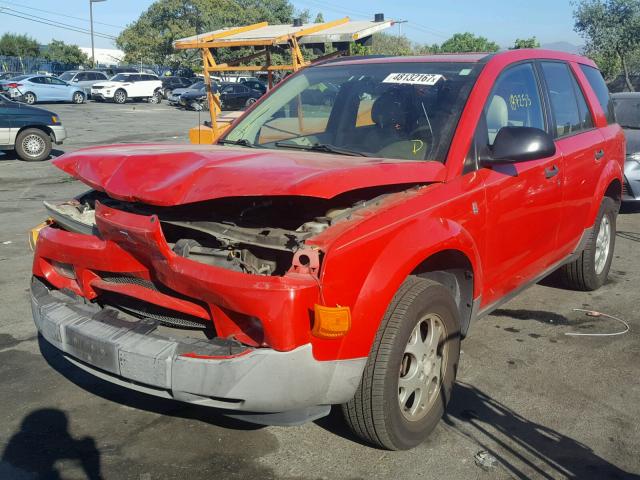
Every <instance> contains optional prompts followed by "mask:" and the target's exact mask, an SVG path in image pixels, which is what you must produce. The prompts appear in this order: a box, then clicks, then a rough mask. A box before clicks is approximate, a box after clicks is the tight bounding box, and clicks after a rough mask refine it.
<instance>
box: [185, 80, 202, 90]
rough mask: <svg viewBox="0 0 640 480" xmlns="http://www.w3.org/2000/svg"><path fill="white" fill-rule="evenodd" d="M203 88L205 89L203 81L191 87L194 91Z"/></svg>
mask: <svg viewBox="0 0 640 480" xmlns="http://www.w3.org/2000/svg"><path fill="white" fill-rule="evenodd" d="M202 87H204V82H203V81H200V82H196V83H194V84H192V85H190V86H189V88H193V89H194V90H197V89H200V88H202Z"/></svg>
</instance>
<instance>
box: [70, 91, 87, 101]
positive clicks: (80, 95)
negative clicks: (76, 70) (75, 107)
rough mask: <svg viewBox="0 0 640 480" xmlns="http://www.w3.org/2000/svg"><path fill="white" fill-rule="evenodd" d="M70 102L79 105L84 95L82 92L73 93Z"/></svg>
mask: <svg viewBox="0 0 640 480" xmlns="http://www.w3.org/2000/svg"><path fill="white" fill-rule="evenodd" d="M71 101H72V102H73V103H75V104H80V103H84V93H82V92H75V93H74V94H73V97H71Z"/></svg>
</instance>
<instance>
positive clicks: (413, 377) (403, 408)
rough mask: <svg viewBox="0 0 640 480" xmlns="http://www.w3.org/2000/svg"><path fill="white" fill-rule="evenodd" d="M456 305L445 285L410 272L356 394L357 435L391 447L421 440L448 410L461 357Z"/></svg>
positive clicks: (350, 415) (353, 422) (348, 412)
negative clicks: (447, 406) (411, 274)
mask: <svg viewBox="0 0 640 480" xmlns="http://www.w3.org/2000/svg"><path fill="white" fill-rule="evenodd" d="M459 325H460V322H459V313H458V309H457V306H456V304H455V302H454V300H453V298H452V296H451V294H450V292H449V290H447V289H446V288H445V287H444V286H443V285H441V284H439V283H437V282H435V281H433V280H429V279H424V278H419V277H415V276H411V277H409V278H408V279H407V280H406V281H405V282H404V283H403V284H402V285H401V287H400V289H399V290H398V292H397V293H396V295H395V296H394V298H393V300H392V301H391V304H390V305H389V308H388V309H387V312H386V314H385V316H384V318H383V320H382V323H381V324H380V328H379V330H378V333H377V335H376V338H375V341H374V344H373V347H372V349H371V352H370V354H369V358H368V360H367V366H366V367H365V370H364V372H363V374H362V379H361V381H360V385H359V386H358V389H357V391H356V394H355V396H354V398H353V399H351V400H350V401H349V402H348V403H346V404H344V405H343V412H344V416H345V419H346V421H347V423H348V424H349V426H350V427H351V429H352V430H353V431H354V433H355V434H356V435H358V436H359V437H361V438H362V439H363V440H365V441H366V442H368V443H371V444H373V445H376V446H379V447H382V448H386V449H389V450H406V449H409V448H412V447H415V446H416V445H418V444H420V443H421V442H422V441H423V440H425V439H426V438H427V437H428V436H429V434H430V433H431V431H432V430H433V429H434V428H435V427H436V425H437V424H438V422H439V421H440V418H441V417H442V415H443V413H444V409H445V407H446V405H447V403H448V401H449V398H450V396H451V391H452V389H453V384H454V382H455V377H456V371H457V366H458V360H459V357H460V327H459Z"/></svg>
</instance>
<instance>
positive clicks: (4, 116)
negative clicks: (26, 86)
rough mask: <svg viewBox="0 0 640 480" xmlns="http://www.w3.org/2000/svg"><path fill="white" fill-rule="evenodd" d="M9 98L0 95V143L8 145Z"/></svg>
mask: <svg viewBox="0 0 640 480" xmlns="http://www.w3.org/2000/svg"><path fill="white" fill-rule="evenodd" d="M11 105H12V104H11V103H10V102H9V100H6V99H5V98H4V97H3V96H1V95H0V145H8V144H9V137H10V133H11V118H12V117H13V115H12V112H13V110H15V108H12V106H11Z"/></svg>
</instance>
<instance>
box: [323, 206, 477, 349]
mask: <svg viewBox="0 0 640 480" xmlns="http://www.w3.org/2000/svg"><path fill="white" fill-rule="evenodd" d="M445 250H457V251H460V252H462V253H463V254H464V255H465V256H466V257H467V258H468V259H469V262H470V263H471V265H472V268H473V273H474V298H476V297H477V296H478V295H479V292H480V291H481V288H482V279H483V276H482V268H481V263H480V255H479V248H478V246H477V245H476V243H475V242H474V240H473V237H472V235H471V234H470V233H469V232H468V231H467V230H466V229H465V228H464V227H463V226H462V225H460V224H459V223H457V222H455V221H452V220H449V219H446V218H441V217H432V216H425V217H424V218H414V219H412V220H409V221H407V222H405V223H403V224H402V225H400V226H399V227H397V228H395V229H387V230H386V231H383V232H382V233H378V234H371V235H367V236H366V237H365V238H361V239H359V241H350V242H345V243H343V244H342V245H340V246H336V247H335V248H333V249H332V250H331V251H330V252H329V253H328V255H327V257H326V258H325V261H324V265H323V282H322V283H323V288H324V290H325V291H324V297H325V301H326V303H327V304H328V305H335V304H338V305H349V306H350V307H351V313H352V327H351V330H350V332H349V333H348V334H347V335H346V336H345V337H344V338H343V339H342V341H340V342H337V341H336V340H318V341H316V342H315V344H314V355H315V356H316V358H318V359H329V358H356V357H362V356H367V355H368V354H369V350H370V348H371V345H372V343H373V340H374V337H375V335H376V332H377V330H378V327H379V325H380V322H381V320H382V317H383V316H384V313H385V311H386V309H387V307H388V306H389V303H390V302H391V300H392V299H393V296H394V295H395V293H396V291H397V290H398V288H399V287H400V285H401V284H402V282H403V281H404V280H405V279H406V278H407V276H408V275H410V274H411V272H412V271H414V270H415V269H416V268H417V267H418V266H419V265H420V264H421V263H422V262H424V261H425V260H426V259H428V258H429V257H430V256H432V255H434V254H436V253H438V252H442V251H445Z"/></svg>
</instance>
